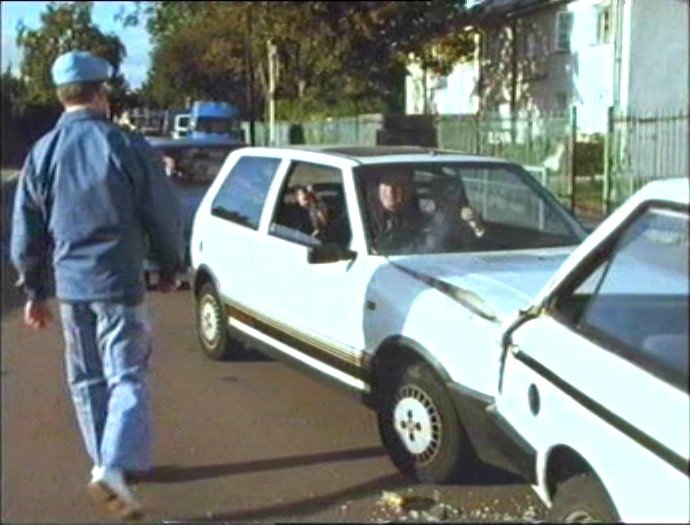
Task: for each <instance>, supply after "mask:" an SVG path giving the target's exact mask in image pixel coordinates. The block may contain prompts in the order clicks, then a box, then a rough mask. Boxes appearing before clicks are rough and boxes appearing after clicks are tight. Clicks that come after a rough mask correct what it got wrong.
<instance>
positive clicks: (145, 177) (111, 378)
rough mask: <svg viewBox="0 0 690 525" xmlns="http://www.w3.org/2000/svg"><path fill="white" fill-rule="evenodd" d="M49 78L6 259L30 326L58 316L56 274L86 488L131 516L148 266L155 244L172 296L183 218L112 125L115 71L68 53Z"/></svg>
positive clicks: (152, 161)
mask: <svg viewBox="0 0 690 525" xmlns="http://www.w3.org/2000/svg"><path fill="white" fill-rule="evenodd" d="M51 72H52V78H53V81H54V83H55V85H56V87H57V96H58V98H59V100H60V102H61V103H62V105H63V106H64V109H65V111H64V113H63V114H62V116H61V117H60V119H59V120H58V122H57V124H56V125H55V127H54V128H53V129H52V130H51V131H49V132H48V133H47V134H46V135H44V136H43V137H42V138H41V139H39V141H38V142H37V143H36V144H35V145H34V146H33V148H32V149H31V151H30V152H29V154H28V156H27V159H26V162H25V164H24V168H23V170H22V174H21V177H20V181H19V185H18V188H17V195H16V197H15V204H14V216H13V232H12V242H11V256H12V261H13V263H14V265H15V267H16V268H17V271H18V273H19V275H20V282H21V283H23V285H24V289H25V292H26V294H27V302H26V307H25V311H24V321H25V323H26V324H27V325H29V326H30V327H32V328H43V327H44V326H46V324H47V323H48V322H49V321H50V320H51V313H50V310H49V309H48V307H47V304H46V300H47V298H48V295H49V293H50V292H49V290H48V288H49V277H50V271H49V269H50V267H51V266H52V267H53V268H54V273H55V285H56V295H57V298H58V300H59V303H60V315H61V319H62V327H63V331H64V337H65V343H66V352H65V353H66V369H67V379H68V382H69V386H70V390H71V393H72V398H73V401H74V406H75V410H76V414H77V419H78V422H79V427H80V430H81V433H82V436H83V438H84V443H85V445H86V449H87V451H88V453H89V455H90V456H91V459H92V460H93V465H94V466H93V470H92V472H91V481H90V483H89V485H88V488H89V492H90V493H91V494H92V496H94V497H97V498H99V499H100V500H102V501H104V502H106V503H107V504H108V507H109V508H110V509H111V510H113V511H115V512H117V514H118V516H119V517H121V518H125V519H127V518H133V517H136V516H137V515H140V514H141V506H140V504H139V502H138V501H137V499H136V498H135V496H134V494H133V493H132V492H131V490H130V489H129V487H128V485H127V482H126V474H127V473H128V472H130V471H146V470H148V469H150V467H151V414H150V399H149V391H148V365H149V357H150V353H151V348H152V341H151V328H150V325H149V320H148V315H147V311H146V308H145V305H144V303H143V300H144V283H143V272H142V270H143V261H144V257H145V255H146V252H147V250H148V249H149V248H148V246H149V245H150V248H151V250H152V252H153V254H154V257H155V258H157V262H158V264H159V266H160V268H161V278H160V283H159V287H160V289H161V290H162V291H171V290H173V289H175V288H176V278H175V274H176V272H177V271H179V270H180V269H181V268H182V264H183V246H184V240H183V233H182V226H183V225H182V220H181V218H182V213H181V210H180V205H179V203H178V202H177V200H176V197H175V195H174V193H173V189H172V187H171V186H170V182H169V181H168V179H167V177H166V176H165V174H164V172H163V167H162V165H161V164H160V162H159V161H157V160H156V156H155V154H154V153H153V151H152V149H151V148H150V147H149V146H148V145H147V143H146V142H145V140H144V139H143V137H141V136H137V135H133V134H129V133H126V132H124V131H122V130H121V129H120V128H118V127H116V126H115V125H113V124H112V123H111V122H110V121H109V120H108V114H109V103H108V98H107V97H108V91H107V86H106V84H105V82H106V81H107V80H108V78H109V76H110V64H109V63H108V62H107V61H105V60H103V59H101V58H98V57H96V56H93V55H91V54H90V53H88V52H83V51H73V52H69V53H65V54H63V55H61V56H59V57H58V58H57V60H55V62H54V64H53V67H52V70H51ZM51 255H52V260H49V259H50V257H51Z"/></svg>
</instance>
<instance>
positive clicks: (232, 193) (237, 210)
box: [211, 157, 281, 229]
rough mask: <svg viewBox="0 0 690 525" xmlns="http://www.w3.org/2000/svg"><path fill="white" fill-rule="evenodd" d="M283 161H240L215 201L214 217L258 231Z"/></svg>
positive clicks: (257, 158) (269, 159)
mask: <svg viewBox="0 0 690 525" xmlns="http://www.w3.org/2000/svg"><path fill="white" fill-rule="evenodd" d="M280 160H281V159H278V158H267V157H242V158H240V159H239V160H238V161H237V164H235V166H234V167H233V168H232V171H230V173H229V174H228V176H227V177H226V179H225V180H224V181H223V185H222V186H221V187H220V189H219V190H218V193H217V194H216V197H215V198H214V199H213V203H212V205H211V213H212V214H213V215H215V216H216V217H220V218H223V219H227V220H230V221H233V222H236V223H238V224H242V225H244V226H248V227H250V228H253V229H257V228H258V227H259V220H260V218H261V211H262V210H263V207H264V202H265V200H266V194H267V193H268V189H269V187H270V186H271V182H272V181H273V177H274V176H275V173H276V170H277V169H278V166H279V165H280Z"/></svg>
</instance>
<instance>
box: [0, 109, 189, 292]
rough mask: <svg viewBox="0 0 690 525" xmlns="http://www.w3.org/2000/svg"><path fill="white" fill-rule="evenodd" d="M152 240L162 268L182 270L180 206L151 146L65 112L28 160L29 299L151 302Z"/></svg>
mask: <svg viewBox="0 0 690 525" xmlns="http://www.w3.org/2000/svg"><path fill="white" fill-rule="evenodd" d="M147 243H150V246H151V251H152V253H153V256H154V258H155V259H156V262H157V263H158V265H159V266H160V268H161V271H162V272H167V273H173V272H175V271H178V270H179V269H181V268H182V264H183V250H184V238H183V225H182V212H181V207H180V203H179V202H178V200H177V197H176V196H175V193H174V190H173V188H172V185H171V183H170V181H169V180H168V178H167V177H166V176H165V173H164V172H163V167H162V164H161V162H160V161H159V160H157V158H156V156H155V153H154V151H153V149H152V148H151V147H150V146H149V145H148V144H147V143H146V140H145V139H144V138H143V137H142V136H140V135H136V134H130V133H126V132H124V131H122V130H121V129H120V128H118V127H117V126H115V125H114V124H112V123H111V122H110V121H109V120H107V119H106V118H104V117H102V116H100V115H98V114H97V113H95V112H93V111H92V110H89V109H80V110H76V111H69V112H65V113H63V115H62V116H61V117H60V119H59V120H58V122H57V124H56V125H55V127H54V128H53V129H52V130H51V131H50V132H48V133H47V134H46V135H44V136H43V137H42V138H41V139H40V140H39V141H38V142H37V143H36V144H35V145H34V147H33V148H32V149H31V151H30V152H29V155H28V156H27V159H26V162H25V164H24V168H23V170H22V174H21V176H20V180H19V185H18V187H17V195H16V197H15V203H14V215H13V220H12V244H11V257H12V262H13V263H14V265H15V266H16V268H17V270H18V272H19V275H20V279H21V280H23V282H24V286H25V290H26V293H27V295H28V297H29V298H30V299H34V300H42V299H45V298H46V297H47V295H48V293H49V291H48V285H49V275H50V273H49V267H50V264H51V261H50V260H49V258H50V255H51V253H52V263H53V265H54V268H55V284H56V295H57V297H58V298H59V299H60V300H62V301H117V302H126V303H129V304H136V303H138V302H140V301H141V300H142V299H143V295H144V283H143V274H142V268H143V261H144V257H145V255H146V252H147Z"/></svg>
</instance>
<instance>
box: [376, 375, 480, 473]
mask: <svg viewBox="0 0 690 525" xmlns="http://www.w3.org/2000/svg"><path fill="white" fill-rule="evenodd" d="M395 376H396V377H394V378H390V379H388V381H386V383H387V384H383V385H381V394H380V399H379V406H378V411H377V412H378V425H379V433H380V435H381V440H382V441H383V444H384V446H385V447H386V449H387V451H388V454H389V455H390V458H391V460H392V461H393V463H394V464H395V466H396V467H398V469H399V470H400V471H401V472H402V473H403V474H405V475H406V476H408V477H410V478H412V479H413V480H415V481H418V482H421V483H432V484H442V483H452V482H455V481H457V480H458V479H459V477H460V475H461V474H462V472H463V467H464V466H466V464H467V463H466V462H467V461H468V460H469V459H470V457H471V447H470V445H469V441H468V440H467V437H466V434H465V431H464V428H463V427H462V423H461V422H460V419H459V418H458V416H457V413H456V411H455V409H454V407H453V404H452V402H451V400H450V397H449V396H448V394H447V392H446V389H445V388H444V386H443V385H442V383H441V382H440V381H439V380H438V379H437V378H436V376H435V374H434V373H433V372H432V370H431V369H430V368H429V367H428V366H427V365H425V364H421V363H417V364H413V365H410V366H409V367H407V368H406V369H404V370H402V371H401V372H399V373H398V374H395Z"/></svg>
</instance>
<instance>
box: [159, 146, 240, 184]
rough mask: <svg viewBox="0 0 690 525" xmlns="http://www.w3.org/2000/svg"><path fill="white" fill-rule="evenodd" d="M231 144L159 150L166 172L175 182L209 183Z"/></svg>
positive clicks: (230, 149)
mask: <svg viewBox="0 0 690 525" xmlns="http://www.w3.org/2000/svg"><path fill="white" fill-rule="evenodd" d="M233 149H235V148H234V147H233V146H214V147H198V146H191V147H188V148H180V147H176V148H168V149H163V150H159V153H160V154H161V156H162V160H163V165H164V167H165V172H166V174H167V175H168V176H169V177H171V178H172V179H173V180H174V181H175V182H182V183H191V184H203V185H209V184H211V182H212V181H213V179H214V178H215V176H216V175H217V174H218V172H219V171H220V168H221V166H222V165H223V161H225V157H227V155H228V153H230V152H231V151H232V150H233Z"/></svg>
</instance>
